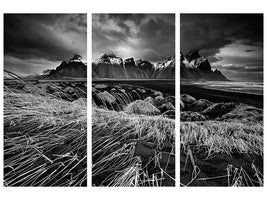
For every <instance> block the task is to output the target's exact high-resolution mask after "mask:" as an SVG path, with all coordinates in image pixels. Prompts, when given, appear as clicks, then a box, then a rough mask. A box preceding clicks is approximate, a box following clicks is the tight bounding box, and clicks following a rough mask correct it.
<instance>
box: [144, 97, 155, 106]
mask: <svg viewBox="0 0 267 200" xmlns="http://www.w3.org/2000/svg"><path fill="white" fill-rule="evenodd" d="M144 101H146V102H149V103H151V104H154V99H153V98H152V97H147V98H145V99H144Z"/></svg>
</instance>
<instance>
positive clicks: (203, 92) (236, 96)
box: [180, 85, 263, 108]
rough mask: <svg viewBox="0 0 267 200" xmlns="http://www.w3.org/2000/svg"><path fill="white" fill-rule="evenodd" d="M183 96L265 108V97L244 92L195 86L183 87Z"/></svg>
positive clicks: (181, 87)
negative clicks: (187, 95)
mask: <svg viewBox="0 0 267 200" xmlns="http://www.w3.org/2000/svg"><path fill="white" fill-rule="evenodd" d="M180 89H181V94H189V95H191V96H193V97H195V98H196V99H207V100H209V101H212V102H238V103H245V104H248V105H253V106H256V107H258V108H262V107H263V95H257V94H247V93H242V92H226V91H221V90H212V89H206V88H202V87H199V86H195V85H181V86H180Z"/></svg>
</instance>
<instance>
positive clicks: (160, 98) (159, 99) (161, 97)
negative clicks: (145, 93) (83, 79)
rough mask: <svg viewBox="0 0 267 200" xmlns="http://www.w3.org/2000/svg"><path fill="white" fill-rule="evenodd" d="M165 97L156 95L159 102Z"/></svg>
mask: <svg viewBox="0 0 267 200" xmlns="http://www.w3.org/2000/svg"><path fill="white" fill-rule="evenodd" d="M163 99H164V98H163V96H156V97H155V101H156V102H157V103H160V102H162V101H163Z"/></svg>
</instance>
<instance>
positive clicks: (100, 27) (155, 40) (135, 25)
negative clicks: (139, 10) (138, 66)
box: [92, 14, 175, 61]
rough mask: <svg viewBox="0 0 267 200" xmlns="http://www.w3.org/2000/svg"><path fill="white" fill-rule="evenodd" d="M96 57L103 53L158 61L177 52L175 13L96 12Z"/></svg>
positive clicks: (94, 21) (94, 33) (94, 53)
mask: <svg viewBox="0 0 267 200" xmlns="http://www.w3.org/2000/svg"><path fill="white" fill-rule="evenodd" d="M92 24H93V27H92V34H93V41H92V42H93V60H94V59H96V58H98V57H100V56H101V55H102V54H103V53H114V54H115V55H117V56H121V57H123V58H128V57H134V58H135V59H139V58H140V59H145V60H150V61H159V60H162V59H166V58H168V57H169V56H174V53H175V16H174V14H93V22H92Z"/></svg>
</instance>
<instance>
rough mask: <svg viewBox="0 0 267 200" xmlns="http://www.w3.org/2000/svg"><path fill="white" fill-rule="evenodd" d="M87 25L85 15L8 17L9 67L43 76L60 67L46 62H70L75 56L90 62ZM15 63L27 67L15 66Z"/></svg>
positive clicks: (6, 16) (6, 17)
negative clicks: (87, 53)
mask: <svg viewBox="0 0 267 200" xmlns="http://www.w3.org/2000/svg"><path fill="white" fill-rule="evenodd" d="M86 26H87V25H86V15H85V14H5V15H4V54H5V68H6V69H12V70H15V71H16V72H18V73H19V72H20V73H22V74H29V73H40V72H41V71H42V70H43V69H46V68H47V67H50V68H51V67H56V66H46V63H47V65H49V64H55V63H58V62H60V61H63V60H67V59H69V58H71V57H72V56H73V54H74V53H78V54H81V55H82V56H83V57H84V59H86V43H87V42H86V34H87V33H86ZM38 60H39V63H38ZM14 61H16V62H17V61H21V63H25V66H26V65H27V67H22V66H15V64H14ZM32 61H34V62H32ZM11 63H13V64H12V65H11ZM41 64H42V65H43V67H41V66H40V65H41ZM58 64H59V63H58ZM58 64H57V65H58Z"/></svg>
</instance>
